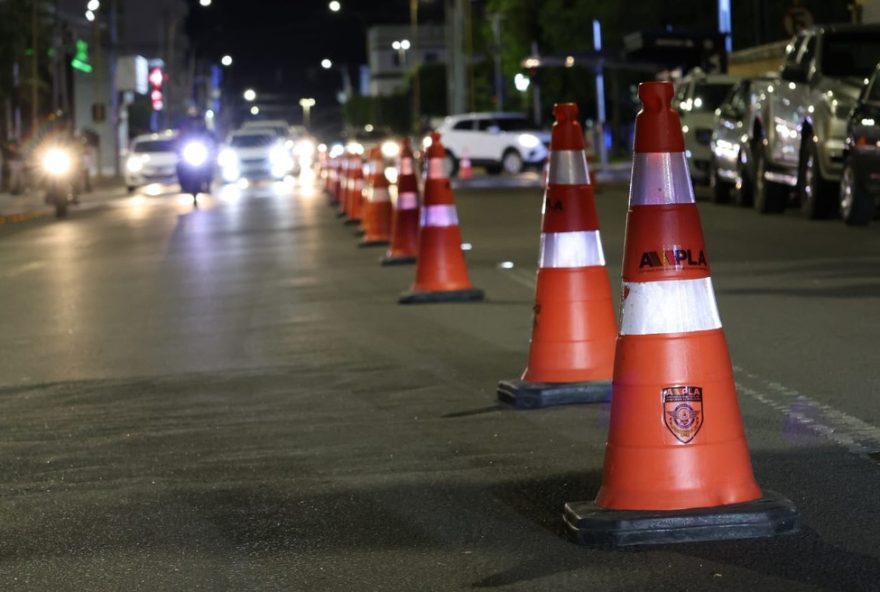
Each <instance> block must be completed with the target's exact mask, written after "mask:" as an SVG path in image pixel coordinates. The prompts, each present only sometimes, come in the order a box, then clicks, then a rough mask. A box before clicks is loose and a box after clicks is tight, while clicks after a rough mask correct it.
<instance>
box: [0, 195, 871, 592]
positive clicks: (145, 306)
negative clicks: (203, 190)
mask: <svg viewBox="0 0 880 592" xmlns="http://www.w3.org/2000/svg"><path fill="white" fill-rule="evenodd" d="M540 202H541V192H540V189H534V188H525V189H524V188H508V189H500V190H492V189H462V190H460V191H459V192H458V205H459V216H460V219H461V223H462V231H463V235H464V240H465V241H466V242H469V243H471V244H472V250H471V251H469V252H468V253H467V256H468V262H469V266H470V271H471V276H472V279H473V280H474V283H475V284H476V285H477V286H478V287H480V288H483V289H484V290H485V291H486V293H487V301H486V302H484V303H478V304H452V305H424V306H408V307H404V306H400V305H398V304H396V297H397V295H398V293H400V292H401V291H403V290H404V289H406V288H407V287H408V286H409V284H410V283H411V281H412V277H413V268H412V267H403V268H381V267H380V266H379V265H378V264H377V258H378V256H379V254H380V251H378V250H376V249H358V248H356V246H355V244H356V239H355V237H354V236H353V231H352V228H351V227H345V226H343V225H342V224H341V223H340V221H339V220H338V219H337V218H336V217H335V216H334V215H333V212H332V211H331V210H330V209H329V208H328V207H327V204H326V201H325V198H324V197H323V196H321V195H320V194H318V193H317V192H315V191H314V190H313V189H311V188H310V187H309V186H303V187H292V186H290V185H266V186H260V187H254V188H250V189H248V190H246V191H238V190H235V189H228V190H226V191H224V192H222V193H218V194H216V195H215V196H214V197H210V198H205V199H203V200H202V204H201V207H199V208H198V209H193V207H192V206H191V204H190V203H189V200H188V199H186V198H182V197H180V196H176V195H163V196H157V197H146V196H135V197H133V198H130V199H120V200H117V201H115V202H113V203H112V204H110V205H108V206H107V207H103V208H99V209H94V210H90V211H80V212H74V213H73V214H72V216H71V218H70V219H69V220H67V221H63V222H57V221H54V220H49V219H45V220H39V221H33V222H28V223H24V224H18V225H14V226H6V227H2V228H0V279H2V281H0V303H2V305H0V330H2V339H0V385H2V388H0V435H2V436H0V467H2V470H0V590H41V591H42V590H77V591H81V590H90V591H100V590H114V591H116V590H187V591H192V590H347V591H348V590H358V591H359V590H403V591H414V590H419V591H420V590H440V591H442V590H466V589H490V590H491V589H498V590H528V591H534V590H552V591H554V592H556V591H563V590H578V591H583V590H614V591H643V590H651V591H663V590H670V591H686V590H749V591H750V592H758V591H765V590H766V591H787V590H845V591H854V590H880V464H878V462H880V456H878V455H877V454H876V453H878V452H880V429H878V426H880V404H878V393H880V369H878V363H880V355H878V353H877V352H878V347H877V342H878V339H880V225H875V226H872V227H869V228H866V229H849V228H845V227H844V225H843V224H841V223H840V222H839V221H830V222H824V223H820V222H808V221H806V220H803V219H801V218H800V217H799V216H797V215H796V214H794V213H790V214H786V215H783V216H764V217H762V216H758V215H757V214H755V213H754V212H752V211H748V210H740V209H737V208H735V207H724V206H717V205H712V204H708V203H701V205H700V211H701V215H702V219H703V225H704V229H705V233H706V238H707V243H708V254H709V257H710V260H711V263H712V273H713V281H714V285H715V288H716V293H717V297H718V304H719V308H720V312H721V316H722V320H723V322H724V328H725V332H726V335H727V338H728V341H729V343H730V348H731V355H732V358H733V363H734V366H735V370H736V377H737V382H738V388H739V396H740V404H741V406H742V410H743V416H744V422H745V428H746V432H747V434H748V438H749V443H750V447H751V453H752V461H753V464H754V468H755V473H756V476H757V478H758V481H759V483H760V484H761V486H762V487H764V488H767V489H771V490H775V491H778V492H781V493H783V494H784V495H786V496H788V497H789V498H791V499H792V500H793V501H794V502H795V503H796V504H797V505H798V507H799V509H800V510H801V513H802V518H803V523H804V527H803V529H802V531H801V532H800V533H798V534H796V535H792V536H789V537H783V538H778V539H771V540H752V541H738V542H723V543H700V544H684V545H666V546H661V547H654V548H640V549H634V550H633V549H630V550H624V551H619V550H618V551H615V550H595V549H589V548H584V547H580V546H577V545H574V544H572V543H570V542H568V540H566V538H565V536H564V530H563V528H562V521H561V512H562V507H563V504H564V503H565V502H567V501H574V500H584V499H590V498H592V497H593V496H594V495H595V493H596V491H597V489H598V487H599V484H600V471H601V467H602V458H603V451H604V442H605V437H606V429H607V421H608V414H609V407H608V405H591V406H577V407H565V408H552V409H547V410H542V411H531V412H520V411H512V410H509V409H501V408H499V407H498V406H497V405H496V402H495V385H496V383H497V381H498V380H499V379H504V378H511V377H514V376H516V375H517V374H519V373H520V372H521V371H522V369H523V366H524V364H525V361H526V351H527V343H528V338H529V333H530V327H531V306H532V299H533V290H534V272H535V263H536V258H537V247H538V232H539V228H540ZM598 205H599V214H600V219H601V223H602V235H603V239H604V243H605V252H606V258H607V260H608V262H609V268H608V270H609V274H610V276H611V278H612V286H613V287H614V289H615V297H616V296H617V294H618V293H619V285H620V262H621V259H622V255H623V253H622V249H623V228H624V223H625V214H626V188H625V187H622V186H618V187H612V186H606V187H604V188H603V190H602V191H601V193H600V194H599V196H598ZM505 262H506V263H505ZM511 263H512V267H511ZM502 264H503V265H502ZM872 455H873V457H872Z"/></svg>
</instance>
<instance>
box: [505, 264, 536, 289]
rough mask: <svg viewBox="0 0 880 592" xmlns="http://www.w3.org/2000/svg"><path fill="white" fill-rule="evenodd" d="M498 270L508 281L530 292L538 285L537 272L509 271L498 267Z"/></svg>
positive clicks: (514, 269) (515, 269)
mask: <svg viewBox="0 0 880 592" xmlns="http://www.w3.org/2000/svg"><path fill="white" fill-rule="evenodd" d="M498 269H499V270H500V271H501V272H502V273H503V274H504V275H505V276H507V277H508V278H509V279H511V280H513V281H514V282H516V283H517V284H519V285H521V286H525V287H526V288H528V289H530V290H534V289H535V288H536V287H537V285H538V274H537V271H531V272H529V271H526V270H524V269H517V268H513V269H509V268H502V267H500V266H499V267H498Z"/></svg>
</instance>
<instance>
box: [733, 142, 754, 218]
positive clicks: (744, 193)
mask: <svg viewBox="0 0 880 592" xmlns="http://www.w3.org/2000/svg"><path fill="white" fill-rule="evenodd" d="M736 178H737V181H736V183H735V184H734V185H733V201H734V202H736V205H738V206H741V207H744V208H750V207H752V205H753V204H754V202H755V167H754V162H753V159H752V158H751V157H750V156H749V150H748V147H745V146H744V147H743V148H742V150H740V153H739V157H738V158H737V160H736Z"/></svg>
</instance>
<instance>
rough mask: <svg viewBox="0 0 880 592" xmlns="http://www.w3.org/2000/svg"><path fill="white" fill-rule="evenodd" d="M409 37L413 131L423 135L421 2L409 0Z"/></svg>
mask: <svg viewBox="0 0 880 592" xmlns="http://www.w3.org/2000/svg"><path fill="white" fill-rule="evenodd" d="M409 36H410V38H411V39H412V55H413V78H412V110H413V131H415V132H417V133H421V131H422V130H421V129H420V128H421V125H420V122H421V119H422V114H421V108H422V105H421V103H422V97H421V92H422V88H421V86H422V85H421V82H420V81H419V66H420V65H421V54H419V0H409Z"/></svg>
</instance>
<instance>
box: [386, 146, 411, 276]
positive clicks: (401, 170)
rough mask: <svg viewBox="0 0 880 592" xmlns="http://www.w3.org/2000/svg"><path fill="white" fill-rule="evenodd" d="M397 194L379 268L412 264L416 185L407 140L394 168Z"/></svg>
mask: <svg viewBox="0 0 880 592" xmlns="http://www.w3.org/2000/svg"><path fill="white" fill-rule="evenodd" d="M397 170H398V175H397V195H396V197H394V199H393V205H394V211H393V213H392V220H391V246H390V247H389V248H388V252H386V253H385V256H384V257H382V259H380V262H381V263H382V265H405V264H409V263H415V262H416V254H417V253H418V246H419V182H418V179H416V172H415V159H414V158H413V151H412V145H411V144H410V141H409V139H404V140H403V145H402V146H401V149H400V157H399V160H398V165H397Z"/></svg>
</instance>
